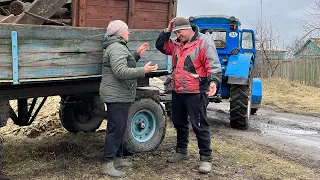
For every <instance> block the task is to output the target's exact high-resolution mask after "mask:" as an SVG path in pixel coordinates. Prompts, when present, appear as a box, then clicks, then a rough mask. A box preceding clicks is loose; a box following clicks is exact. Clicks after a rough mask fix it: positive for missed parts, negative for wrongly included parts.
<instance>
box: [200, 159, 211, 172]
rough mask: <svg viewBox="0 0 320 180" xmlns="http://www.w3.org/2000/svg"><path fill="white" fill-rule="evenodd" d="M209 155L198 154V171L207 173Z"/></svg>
mask: <svg viewBox="0 0 320 180" xmlns="http://www.w3.org/2000/svg"><path fill="white" fill-rule="evenodd" d="M211 160H212V157H211V156H200V166H199V169H198V171H199V172H200V173H209V172H210V171H211V166H212V163H211Z"/></svg>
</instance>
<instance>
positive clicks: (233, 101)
mask: <svg viewBox="0 0 320 180" xmlns="http://www.w3.org/2000/svg"><path fill="white" fill-rule="evenodd" d="M250 111H251V93H250V87H249V85H236V84H232V85H231V88H230V126H231V127H232V128H235V129H241V130H246V129H248V127H249V118H250V114H251V112H250Z"/></svg>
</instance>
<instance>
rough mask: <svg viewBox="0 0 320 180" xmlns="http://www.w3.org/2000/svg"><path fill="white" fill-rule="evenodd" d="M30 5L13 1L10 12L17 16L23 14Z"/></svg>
mask: <svg viewBox="0 0 320 180" xmlns="http://www.w3.org/2000/svg"><path fill="white" fill-rule="evenodd" d="M28 5H30V3H23V2H21V1H19V0H18V1H13V2H12V3H11V4H10V6H9V11H10V12H11V13H12V14H14V15H15V16H17V15H19V14H21V13H22V12H23V11H24V10H25V9H26V8H27V7H28Z"/></svg>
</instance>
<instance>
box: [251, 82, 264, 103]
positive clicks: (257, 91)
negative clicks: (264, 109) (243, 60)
mask: <svg viewBox="0 0 320 180" xmlns="http://www.w3.org/2000/svg"><path fill="white" fill-rule="evenodd" d="M261 99H262V82H261V80H260V79H259V78H253V82H252V103H255V104H258V103H260V102H261Z"/></svg>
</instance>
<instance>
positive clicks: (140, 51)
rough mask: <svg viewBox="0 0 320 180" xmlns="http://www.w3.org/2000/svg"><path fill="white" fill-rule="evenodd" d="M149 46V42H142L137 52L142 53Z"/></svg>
mask: <svg viewBox="0 0 320 180" xmlns="http://www.w3.org/2000/svg"><path fill="white" fill-rule="evenodd" d="M148 48H149V44H148V43H143V44H142V45H141V46H140V47H139V49H138V50H137V53H138V54H139V55H142V54H143V53H144V52H145V51H146V50H147V49H148Z"/></svg>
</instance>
